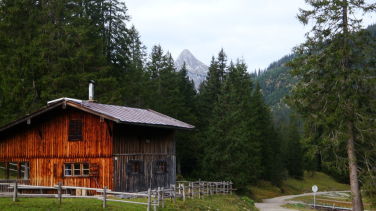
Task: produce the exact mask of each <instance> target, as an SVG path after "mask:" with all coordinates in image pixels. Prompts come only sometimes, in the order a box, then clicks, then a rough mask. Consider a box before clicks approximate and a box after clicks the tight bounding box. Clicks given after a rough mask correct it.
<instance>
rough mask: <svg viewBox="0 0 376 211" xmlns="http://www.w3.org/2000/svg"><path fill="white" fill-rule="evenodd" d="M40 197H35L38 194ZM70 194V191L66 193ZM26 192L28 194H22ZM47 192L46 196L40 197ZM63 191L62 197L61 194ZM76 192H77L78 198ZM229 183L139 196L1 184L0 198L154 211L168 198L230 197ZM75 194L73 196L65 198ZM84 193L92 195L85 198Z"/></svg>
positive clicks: (189, 185)
mask: <svg viewBox="0 0 376 211" xmlns="http://www.w3.org/2000/svg"><path fill="white" fill-rule="evenodd" d="M38 190H39V191H40V193H35V192H37V191H38ZM68 190H70V191H68ZM24 191H27V192H28V193H25V192H24ZM43 191H44V192H49V193H43ZM64 191H65V194H64V193H63V192H64ZM78 191H79V192H80V193H79V194H78ZM232 191H233V189H232V182H207V181H196V182H189V181H179V182H177V185H171V188H163V187H159V188H157V189H153V190H152V189H150V188H149V189H148V191H146V192H140V193H129V192H116V191H112V190H110V189H108V188H107V187H104V188H103V189H101V188H88V187H76V186H64V185H62V183H59V184H57V185H55V186H51V187H50V186H33V185H25V184H19V183H18V182H17V181H15V182H13V183H9V182H8V183H6V182H1V183H0V197H10V198H13V201H14V202H16V201H18V200H19V198H23V197H25V198H34V197H36V198H40V197H43V198H47V197H49V198H57V199H58V201H59V204H61V203H62V201H63V199H64V198H93V199H99V200H102V201H103V204H102V206H103V208H105V207H107V202H108V201H112V202H121V203H131V204H139V205H145V206H146V207H147V208H146V209H147V210H148V211H149V210H150V209H151V207H153V208H154V210H156V207H157V206H160V207H162V208H164V207H165V199H166V198H170V199H171V201H174V202H175V201H176V198H181V199H183V200H184V201H185V200H186V198H187V197H188V198H195V197H198V198H201V197H204V196H205V195H214V194H231V193H232ZM67 192H69V193H72V192H74V193H75V195H73V194H68V193H67ZM87 192H91V193H94V194H91V195H88V194H87ZM108 196H123V197H124V196H126V197H129V198H147V202H137V201H130V200H120V199H119V200H117V199H113V198H109V197H108Z"/></svg>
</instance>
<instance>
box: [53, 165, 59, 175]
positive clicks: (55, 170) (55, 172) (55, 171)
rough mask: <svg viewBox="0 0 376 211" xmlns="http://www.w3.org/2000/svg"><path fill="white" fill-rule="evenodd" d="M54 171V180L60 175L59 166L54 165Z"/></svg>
mask: <svg viewBox="0 0 376 211" xmlns="http://www.w3.org/2000/svg"><path fill="white" fill-rule="evenodd" d="M53 171H54V178H56V177H58V176H57V175H59V174H58V173H57V164H56V163H55V164H54V169H53Z"/></svg>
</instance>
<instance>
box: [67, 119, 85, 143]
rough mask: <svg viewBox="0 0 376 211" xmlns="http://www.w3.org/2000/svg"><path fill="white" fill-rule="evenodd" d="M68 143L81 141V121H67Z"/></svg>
mask: <svg viewBox="0 0 376 211" xmlns="http://www.w3.org/2000/svg"><path fill="white" fill-rule="evenodd" d="M68 140H69V141H81V140H82V121H81V120H69V131H68Z"/></svg>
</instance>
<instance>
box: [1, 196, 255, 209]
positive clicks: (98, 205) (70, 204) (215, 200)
mask: <svg viewBox="0 0 376 211" xmlns="http://www.w3.org/2000/svg"><path fill="white" fill-rule="evenodd" d="M144 200H145V199H138V200H137V201H144ZM107 205H108V207H107V208H106V209H105V210H135V211H138V210H146V206H144V205H135V204H125V203H121V202H108V203H107ZM165 205H166V207H165V208H164V209H162V208H160V209H158V210H230V211H231V210H234V211H235V210H251V211H253V210H256V208H255V207H254V204H253V201H252V200H250V199H249V198H246V197H239V196H237V195H216V196H207V197H205V198H203V199H187V200H186V201H185V202H183V201H182V200H177V201H176V203H173V202H172V201H171V200H166V203H165ZM0 210H12V211H13V210H14V211H16V210H17V211H18V210H104V209H103V208H102V201H100V200H97V199H77V198H76V199H63V202H62V204H61V205H59V204H58V201H57V199H54V198H20V200H19V201H18V202H12V200H11V199H10V198H0Z"/></svg>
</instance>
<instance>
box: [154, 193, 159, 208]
mask: <svg viewBox="0 0 376 211" xmlns="http://www.w3.org/2000/svg"><path fill="white" fill-rule="evenodd" d="M157 194H158V191H157ZM157 197H158V198H159V194H158V196H157V195H156V196H155V197H154V200H153V201H154V203H153V208H154V211H157ZM158 206H159V201H158Z"/></svg>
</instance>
